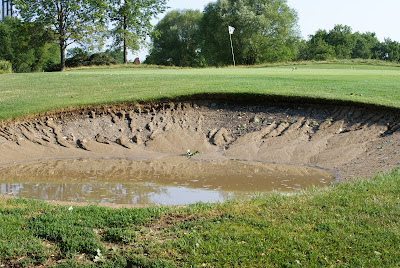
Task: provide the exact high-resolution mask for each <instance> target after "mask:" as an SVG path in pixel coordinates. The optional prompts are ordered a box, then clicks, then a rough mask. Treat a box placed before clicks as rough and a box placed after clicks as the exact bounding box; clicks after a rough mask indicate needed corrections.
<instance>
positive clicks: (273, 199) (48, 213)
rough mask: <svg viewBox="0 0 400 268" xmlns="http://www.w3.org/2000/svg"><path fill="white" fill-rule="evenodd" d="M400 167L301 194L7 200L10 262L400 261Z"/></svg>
mask: <svg viewBox="0 0 400 268" xmlns="http://www.w3.org/2000/svg"><path fill="white" fill-rule="evenodd" d="M399 196H400V171H399V170H394V171H393V172H392V173H391V174H382V175H379V176H377V177H375V178H373V179H370V180H356V181H353V182H347V183H339V184H336V185H334V186H333V187H328V188H323V189H316V188H311V189H308V190H305V191H303V192H301V193H300V194H296V195H290V196H284V195H280V194H279V193H276V194H272V195H267V196H257V197H255V198H253V199H251V200H250V201H231V202H227V203H222V204H202V203H199V204H195V205H190V206H187V207H183V208H182V207H181V208H171V207H170V208H166V207H152V208H138V209H120V210H112V209H107V208H100V207H97V206H88V207H73V208H72V209H70V208H69V207H55V206H52V205H49V204H46V203H44V202H42V201H34V200H24V199H8V200H1V201H0V213H1V214H0V221H1V226H2V228H1V229H0V256H1V257H0V261H1V264H3V265H16V266H33V265H40V264H45V265H55V266H65V267H71V266H92V267H97V266H103V267H125V266H126V265H132V266H135V265H136V266H140V267H175V266H177V267H221V266H224V267H271V266H276V267H292V266H304V267H332V266H338V267H344V266H346V267H398V266H399V265H400V198H399Z"/></svg>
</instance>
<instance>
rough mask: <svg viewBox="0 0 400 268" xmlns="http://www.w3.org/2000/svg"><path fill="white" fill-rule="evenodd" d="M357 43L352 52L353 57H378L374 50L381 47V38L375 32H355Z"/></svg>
mask: <svg viewBox="0 0 400 268" xmlns="http://www.w3.org/2000/svg"><path fill="white" fill-rule="evenodd" d="M354 39H355V45H354V47H353V50H352V52H351V57H352V58H353V59H357V58H358V59H372V58H376V55H374V54H375V53H374V51H376V50H377V48H378V47H379V40H378V38H377V37H376V34H375V33H370V32H367V33H359V32H356V33H355V34H354Z"/></svg>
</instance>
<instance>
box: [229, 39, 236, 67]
mask: <svg viewBox="0 0 400 268" xmlns="http://www.w3.org/2000/svg"><path fill="white" fill-rule="evenodd" d="M229 39H230V40H231V48H232V57H233V68H235V69H236V62H235V53H234V52H233V44H232V35H231V34H229Z"/></svg>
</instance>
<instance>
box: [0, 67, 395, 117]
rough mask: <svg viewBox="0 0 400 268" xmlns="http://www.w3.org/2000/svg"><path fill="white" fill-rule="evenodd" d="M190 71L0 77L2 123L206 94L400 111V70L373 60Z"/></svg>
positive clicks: (117, 70) (154, 69) (83, 71)
mask: <svg viewBox="0 0 400 268" xmlns="http://www.w3.org/2000/svg"><path fill="white" fill-rule="evenodd" d="M292 66H293V65H292V64H290V65H286V64H281V65H269V66H268V65H266V66H256V67H249V68H247V67H239V68H236V69H233V68H222V69H215V68H208V69H183V68H165V67H164V68H160V67H153V66H147V67H146V66H144V67H143V66H140V67H133V66H130V65H129V66H117V67H97V68H82V69H74V70H70V71H67V72H63V73H31V74H15V73H13V74H4V75H1V76H0V104H1V105H0V120H7V119H14V118H18V117H24V116H27V115H31V114H36V113H41V112H46V111H51V110H61V109H65V108H68V107H80V106H85V105H96V104H111V103H119V102H135V101H148V100H157V99H160V98H173V97H177V96H182V95H185V96H190V95H193V94H199V93H246V94H266V95H280V96H300V97H307V98H324V99H336V100H345V101H354V102H362V103H370V104H377V105H384V106H390V107H396V108H400V68H399V66H397V65H388V66H385V65H381V64H379V62H378V63H376V64H375V65H372V64H371V63H370V62H366V63H363V62H357V63H352V62H346V61H343V62H334V63H297V65H296V69H295V70H293V68H292Z"/></svg>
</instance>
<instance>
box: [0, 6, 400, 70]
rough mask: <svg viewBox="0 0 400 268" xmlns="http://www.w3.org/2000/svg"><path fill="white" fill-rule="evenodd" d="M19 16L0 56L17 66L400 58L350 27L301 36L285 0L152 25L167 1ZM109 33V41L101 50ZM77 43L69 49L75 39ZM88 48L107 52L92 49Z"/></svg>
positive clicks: (7, 25)
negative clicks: (143, 54) (133, 57)
mask: <svg viewBox="0 0 400 268" xmlns="http://www.w3.org/2000/svg"><path fill="white" fill-rule="evenodd" d="M14 4H15V8H16V9H17V11H18V18H8V19H6V20H5V21H4V22H0V44H1V46H0V60H6V61H9V62H11V63H12V66H13V70H14V71H16V72H29V71H41V70H46V71H51V70H64V69H65V67H66V66H79V65H90V64H115V63H118V62H121V63H126V62H127V51H128V50H132V51H136V50H139V49H140V48H142V47H144V46H146V38H147V36H148V35H149V36H150V38H151V49H150V54H149V55H148V57H147V58H146V63H148V64H157V65H171V66H187V67H206V66H226V65H231V64H232V54H231V48H230V36H229V34H228V26H232V27H234V28H235V32H234V33H233V34H232V35H231V38H232V44H233V47H234V51H235V58H236V62H237V64H242V65H253V64H260V63H266V62H284V61H298V60H327V59H351V58H361V59H379V60H386V61H399V60H400V43H399V42H397V41H393V40H391V39H389V38H387V39H385V40H384V41H383V42H380V41H379V40H378V38H377V37H376V35H375V33H370V32H367V33H359V32H353V31H352V29H351V28H350V27H349V26H346V25H336V26H335V27H334V28H333V29H331V30H329V31H327V30H318V31H317V32H316V33H315V34H314V35H310V36H309V38H308V40H302V38H301V35H300V31H299V27H298V17H297V13H296V11H295V10H294V9H292V8H290V7H289V6H288V4H287V0H217V1H216V2H212V3H209V4H208V5H207V6H206V7H205V9H204V11H203V12H200V11H198V10H174V11H170V12H168V13H167V14H166V15H165V16H164V18H163V19H161V20H160V21H159V22H158V24H157V25H156V26H155V27H154V28H153V27H152V25H151V23H150V21H151V19H152V18H154V17H156V16H157V15H158V14H160V13H163V12H164V11H165V10H166V8H167V6H166V5H167V3H166V0H65V1H54V0H16V1H15V2H14ZM106 40H111V45H109V48H108V49H107V50H105V51H104V46H105V42H106ZM73 44H77V45H78V47H74V48H73V49H69V50H67V48H69V47H71V45H73ZM90 51H103V52H102V53H91V52H90Z"/></svg>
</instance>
